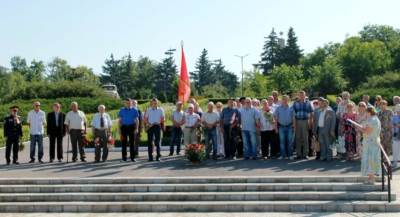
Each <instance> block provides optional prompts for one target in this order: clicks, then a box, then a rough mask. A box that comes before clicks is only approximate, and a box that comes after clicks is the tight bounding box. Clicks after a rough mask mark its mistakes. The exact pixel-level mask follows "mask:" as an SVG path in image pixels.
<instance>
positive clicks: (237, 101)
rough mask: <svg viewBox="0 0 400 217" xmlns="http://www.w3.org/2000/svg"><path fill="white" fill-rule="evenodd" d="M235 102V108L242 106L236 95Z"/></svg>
mask: <svg viewBox="0 0 400 217" xmlns="http://www.w3.org/2000/svg"><path fill="white" fill-rule="evenodd" d="M235 102H236V108H237V109H239V110H240V109H241V108H242V103H240V98H239V97H237V98H236V100H235Z"/></svg>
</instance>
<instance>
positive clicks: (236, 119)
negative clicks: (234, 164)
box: [220, 98, 241, 160]
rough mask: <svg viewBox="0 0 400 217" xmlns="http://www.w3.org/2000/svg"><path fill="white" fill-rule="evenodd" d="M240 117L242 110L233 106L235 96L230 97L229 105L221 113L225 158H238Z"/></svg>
mask: <svg viewBox="0 0 400 217" xmlns="http://www.w3.org/2000/svg"><path fill="white" fill-rule="evenodd" d="M240 117H241V116H240V111H239V110H238V109H237V108H234V107H233V98H230V99H229V100H228V107H226V108H224V109H223V110H222V112H221V114H220V126H221V133H223V134H224V143H225V144H224V146H225V158H232V159H233V160H236V136H237V126H238V125H239V124H240ZM230 139H232V141H230Z"/></svg>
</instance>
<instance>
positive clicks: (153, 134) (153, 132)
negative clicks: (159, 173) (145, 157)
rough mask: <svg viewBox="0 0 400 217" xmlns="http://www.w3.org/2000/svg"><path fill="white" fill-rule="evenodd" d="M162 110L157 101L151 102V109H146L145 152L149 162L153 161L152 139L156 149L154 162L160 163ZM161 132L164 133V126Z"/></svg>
mask: <svg viewBox="0 0 400 217" xmlns="http://www.w3.org/2000/svg"><path fill="white" fill-rule="evenodd" d="M164 117H165V115H164V110H163V109H162V108H160V107H158V100H157V99H155V98H154V99H152V100H151V108H149V109H147V111H146V117H145V119H144V121H145V123H146V124H147V125H148V126H149V129H148V130H147V140H148V144H147V152H148V154H149V161H153V152H152V147H153V146H152V143H153V139H154V140H155V141H154V144H155V146H156V147H157V156H156V161H160V162H161V158H160V157H161V140H160V136H161V135H160V134H161V124H162V123H164ZM162 130H163V131H165V125H163V126H162Z"/></svg>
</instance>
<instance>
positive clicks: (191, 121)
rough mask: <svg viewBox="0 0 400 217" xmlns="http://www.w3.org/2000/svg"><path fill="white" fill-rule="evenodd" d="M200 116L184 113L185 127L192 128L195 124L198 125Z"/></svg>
mask: <svg viewBox="0 0 400 217" xmlns="http://www.w3.org/2000/svg"><path fill="white" fill-rule="evenodd" d="M199 120H201V119H200V116H199V115H198V114H196V113H194V112H193V114H189V113H186V114H185V127H193V126H194V125H196V124H197V123H199Z"/></svg>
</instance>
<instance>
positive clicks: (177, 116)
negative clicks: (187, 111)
mask: <svg viewBox="0 0 400 217" xmlns="http://www.w3.org/2000/svg"><path fill="white" fill-rule="evenodd" d="M183 116H184V113H183V111H182V102H181V101H178V102H176V109H175V110H173V111H172V112H171V115H170V119H171V121H172V128H171V142H170V144H169V156H172V155H174V145H175V144H176V154H177V155H181V154H180V151H181V140H182V128H181V126H182V125H183V124H184V119H183Z"/></svg>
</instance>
